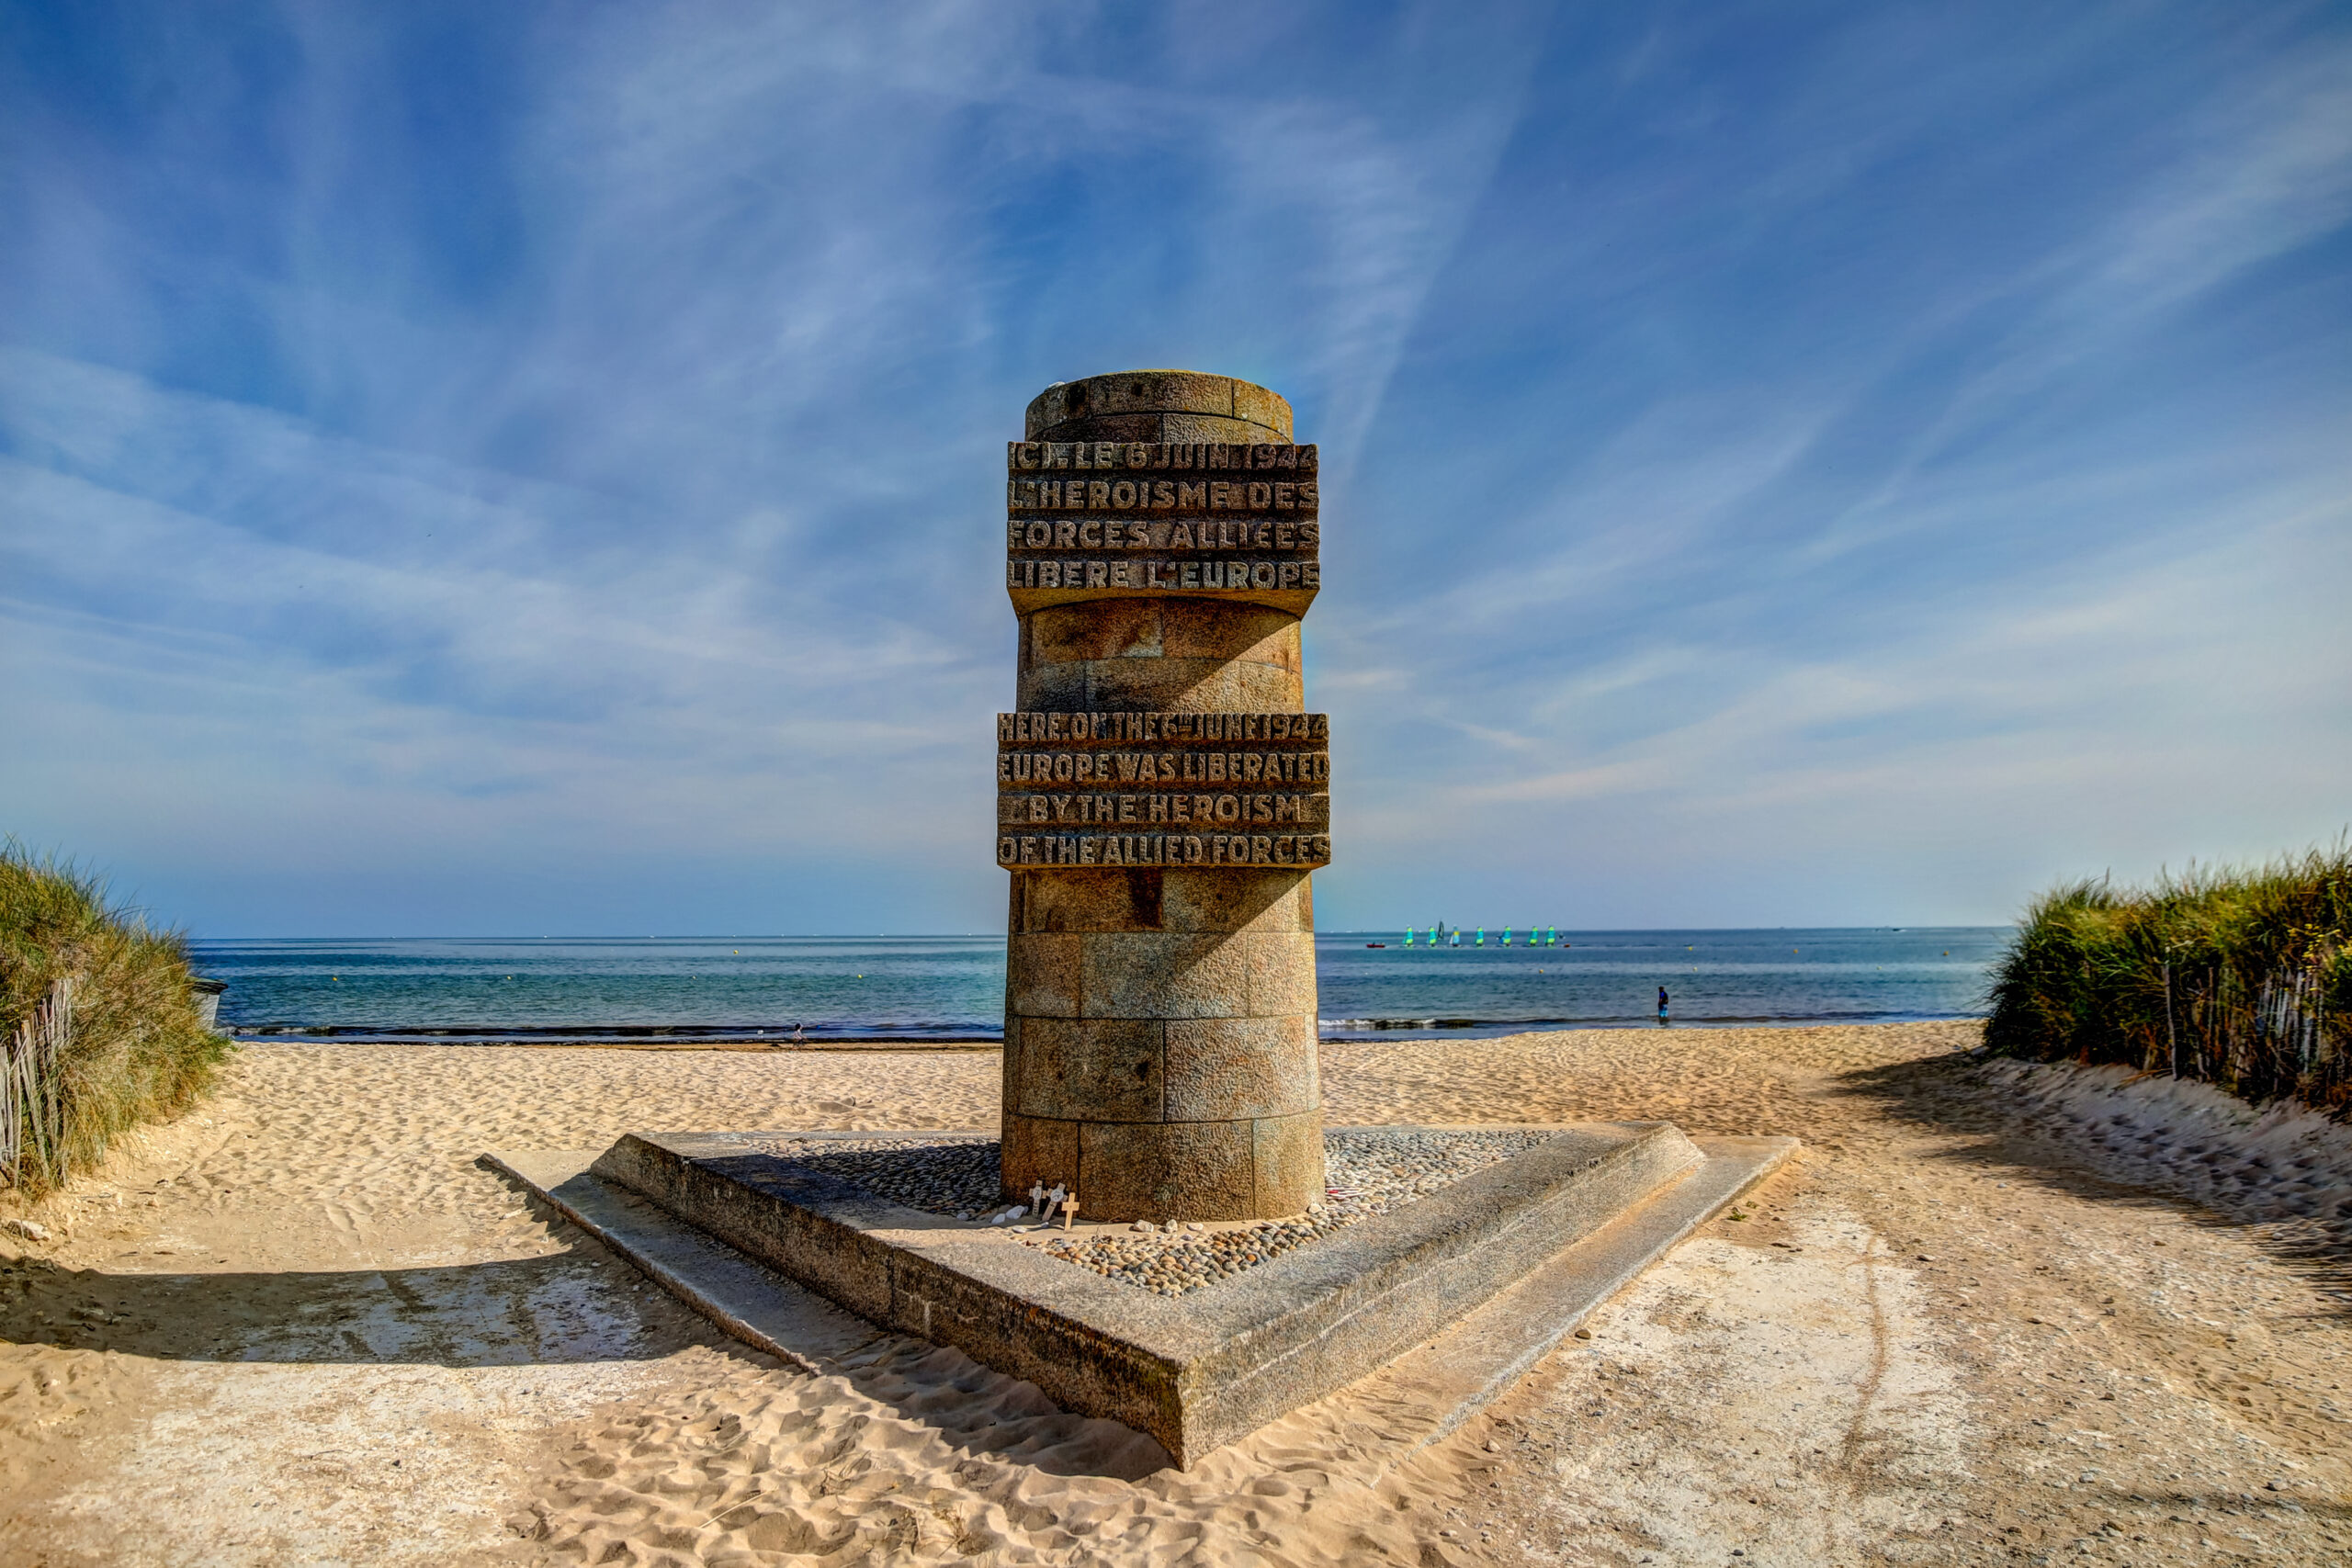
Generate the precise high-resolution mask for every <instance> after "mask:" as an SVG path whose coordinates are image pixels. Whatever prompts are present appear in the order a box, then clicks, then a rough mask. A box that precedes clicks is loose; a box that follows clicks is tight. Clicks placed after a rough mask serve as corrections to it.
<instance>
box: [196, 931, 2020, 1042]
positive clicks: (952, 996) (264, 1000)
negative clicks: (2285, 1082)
mask: <svg viewBox="0 0 2352 1568" xmlns="http://www.w3.org/2000/svg"><path fill="white" fill-rule="evenodd" d="M2012 934H2013V932H2012V931H2011V929H2010V928H2008V927H2006V926H1999V927H1984V926H1975V927H1951V928H1927V927H1913V928H1908V929H1892V930H1891V929H1887V928H1883V927H1882V928H1877V929H1869V930H1850V929H1847V930H1819V931H1567V932H1562V933H1561V934H1560V944H1559V945H1555V946H1550V947H1540V946H1529V945H1527V937H1526V934H1525V933H1524V932H1523V931H1514V932H1513V942H1512V944H1511V945H1510V946H1508V947H1506V946H1503V945H1502V943H1501V932H1500V931H1499V930H1491V931H1489V932H1488V933H1487V942H1486V944H1485V945H1484V946H1479V945H1476V944H1475V940H1474V936H1475V933H1473V934H1465V935H1464V937H1463V938H1462V941H1463V943H1464V945H1462V946H1460V947H1451V946H1449V947H1442V948H1436V949H1432V948H1430V947H1428V946H1426V945H1422V944H1421V943H1419V942H1417V943H1415V944H1414V945H1412V946H1407V945H1405V942H1404V933H1403V932H1402V931H1394V932H1382V931H1373V932H1364V931H1325V932H1320V933H1317V937H1316V972H1317V993H1318V1007H1317V1011H1318V1012H1319V1013H1320V1015H1321V1019H1322V1030H1323V1033H1324V1034H1325V1036H1326V1037H1328V1038H1334V1039H1347V1038H1378V1039H1409V1038H1414V1037H1458V1036H1465V1035H1481V1034H1503V1033H1510V1032H1513V1031H1516V1030H1522V1029H1569V1028H1599V1027H1605V1026H1611V1025H1623V1024H1628V1023H1644V1024H1654V1021H1655V1020H1656V1018H1657V991H1658V988H1659V987H1665V988H1666V990H1667V992H1668V995H1669V997H1670V998H1671V1001H1672V1008H1671V1018H1672V1022H1673V1024H1674V1025H1675V1026H1678V1027H1689V1026H1693V1025H1701V1026H1703V1025H1717V1026H1721V1025H1729V1024H1747V1023H1879V1022H1893V1021H1905V1020H1914V1019H1934V1018H1964V1017H1972V1016H1976V1015H1979V1014H1981V1013H1982V1012H1983V1011H1984V1010H1985V981H1986V976H1987V972H1988V969H1989V966H1990V965H1991V964H1992V962H1993V960H1994V959H1995V958H1996V956H1997V955H1998V954H1999V953H2000V951H2001V949H2002V947H2003V946H2004V945H2005V944H2006V943H2007V941H2008V939H2009V938H2010V936H2011V935H2012ZM192 946H193V949H194V956H195V959H196V966H197V968H198V972H199V973H202V974H204V975H208V976H211V977H212V978H214V979H218V980H221V981H224V982H226V983H227V985H228V987H229V989H228V992H227V994H226V995H224V996H223V997H222V998H221V999H220V1003H221V1005H220V1018H221V1021H222V1023H223V1024H224V1025H225V1026H227V1027H230V1028H232V1029H233V1030H235V1031H236V1032H238V1033H240V1034H243V1035H249V1036H254V1037H270V1036H276V1037H281V1038H295V1039H301V1038H334V1039H345V1040H366V1039H378V1040H387V1041H398V1040H411V1041H420V1042H422V1041H435V1042H440V1043H451V1042H459V1041H490V1040H542V1041H556V1040H581V1041H594V1040H599V1039H606V1040H616V1039H670V1040H676V1041H680V1042H687V1041H714V1042H724V1041H729V1040H736V1039H741V1040H745V1041H752V1042H759V1041H775V1040H778V1039H785V1040H790V1039H794V1038H799V1039H803V1040H820V1041H821V1040H950V1039H963V1040H969V1039H994V1038H996V1037H997V1036H998V1034H999V1033H1000V1032H1001V1023H1002V1020H1003V1014H1004V938H1003V937H1001V936H898V937H886V936H874V937H849V936H841V937H645V938H634V939H624V938H564V937H558V938H551V939H540V940H522V939H505V940H455V939H452V940H411V941H400V942H340V941H278V942H196V943H193V944H192Z"/></svg>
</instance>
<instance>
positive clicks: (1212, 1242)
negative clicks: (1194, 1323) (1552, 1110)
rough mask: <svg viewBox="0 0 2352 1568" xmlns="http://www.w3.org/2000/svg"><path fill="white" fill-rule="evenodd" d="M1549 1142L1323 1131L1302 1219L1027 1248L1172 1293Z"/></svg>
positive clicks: (1110, 1235)
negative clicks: (1314, 1200) (1319, 1179)
mask: <svg viewBox="0 0 2352 1568" xmlns="http://www.w3.org/2000/svg"><path fill="white" fill-rule="evenodd" d="M1551 1136H1552V1134H1550V1133H1544V1132H1521V1131H1516V1130H1510V1131H1503V1130H1498V1131H1496V1132H1491V1133H1487V1132H1408V1131H1397V1132H1352V1133H1326V1134H1323V1169H1324V1176H1323V1181H1324V1186H1325V1187H1326V1188H1327V1189H1328V1193H1327V1195H1326V1196H1325V1198H1324V1200H1323V1201H1322V1202H1320V1203H1318V1204H1317V1205H1315V1206H1314V1207H1312V1208H1310V1209H1308V1210H1307V1211H1306V1213H1304V1214H1299V1215H1296V1216H1295V1217H1293V1218H1291V1219H1287V1220H1266V1221H1262V1222H1261V1223H1259V1224H1250V1225H1235V1226H1230V1227H1227V1228H1222V1229H1214V1230H1213V1229H1210V1228H1209V1227H1207V1226H1204V1225H1202V1226H1195V1225H1189V1224H1177V1223H1170V1224H1169V1225H1167V1226H1166V1227H1165V1228H1157V1227H1155V1228H1154V1229H1151V1230H1148V1231H1147V1230H1140V1229H1137V1230H1134V1231H1128V1232H1117V1231H1110V1232H1105V1231H1097V1232H1095V1233H1093V1234H1092V1235H1085V1236H1080V1235H1075V1234H1073V1235H1069V1236H1060V1235H1056V1236H1053V1237H1051V1239H1048V1240H1046V1241H1044V1242H1042V1243H1041V1242H1038V1241H1034V1240H1032V1241H1029V1245H1030V1246H1032V1247H1038V1246H1042V1247H1044V1248H1045V1250H1046V1252H1047V1253H1048V1254H1049V1255H1051V1256H1053V1257H1055V1258H1061V1259H1063V1260H1064V1261H1066V1262H1070V1263H1075V1264H1077V1265H1078V1266H1079V1267H1080V1268H1081V1269H1091V1270H1093V1271H1094V1272H1095V1273H1097V1274H1100V1275H1103V1277H1104V1278H1105V1279H1111V1280H1118V1281H1120V1282H1121V1283H1122V1284H1127V1285H1136V1286H1140V1287H1141V1288H1142V1289H1144V1290H1147V1291H1150V1292H1154V1293H1155V1294H1158V1295H1163V1296H1181V1295H1182V1294H1184V1293H1185V1292H1188V1291H1197V1290H1200V1289H1201V1288H1202V1287H1204V1286H1206V1285H1214V1284H1216V1283H1218V1282H1219V1281H1221V1280H1230V1279H1232V1278H1234V1277H1235V1276H1236V1275H1238V1274H1241V1273H1243V1272H1245V1271H1247V1270H1249V1269H1254V1268H1256V1267H1257V1266H1258V1265H1259V1264H1261V1263H1265V1262H1269V1261H1271V1260H1272V1259H1273V1258H1279V1257H1281V1256H1282V1255H1283V1253H1285V1252H1288V1251H1289V1250H1290V1249H1291V1248H1293V1247H1304V1246H1306V1244H1307V1243H1308V1242H1311V1241H1317V1240H1320V1239H1321V1238H1322V1237H1324V1236H1327V1235H1330V1234H1331V1233H1332V1232H1334V1231H1336V1230H1340V1229H1342V1228H1343V1227H1345V1226H1348V1225H1351V1224H1356V1223H1358V1222H1359V1221H1362V1220H1368V1219H1371V1218H1372V1217H1373V1216H1374V1215H1375V1214H1385V1213H1388V1212H1389V1211H1390V1210H1392V1209H1397V1208H1401V1207H1403V1206H1404V1205H1405V1204H1407V1203H1410V1202H1412V1201H1414V1200H1415V1199H1417V1198H1426V1197H1428V1196H1429V1195H1430V1193H1432V1192H1435V1191H1438V1190H1440V1189H1442V1188H1446V1187H1451V1186H1452V1185H1453V1183H1455V1182H1457V1181H1459V1180H1461V1179H1463V1178H1464V1177H1465V1176H1469V1175H1472V1174H1473V1173H1475V1172H1476V1171H1480V1170H1484V1169H1485V1168H1487V1167H1488V1166H1490V1165H1492V1164H1494V1163H1495V1162H1496V1161H1497V1160H1503V1159H1509V1158H1510V1156H1513V1155H1516V1154H1522V1153H1524V1152H1526V1151H1527V1150H1529V1149H1532V1148H1533V1147H1534V1146H1535V1145H1538V1144H1541V1143H1543V1142H1544V1141H1545V1140H1546V1139H1548V1138H1550V1137H1551ZM1080 1196H1081V1197H1083V1194H1080ZM1084 1212H1085V1211H1084V1209H1083V1208H1081V1209H1080V1213H1084ZM1023 1239H1024V1240H1027V1239H1028V1238H1026V1237H1024V1238H1023Z"/></svg>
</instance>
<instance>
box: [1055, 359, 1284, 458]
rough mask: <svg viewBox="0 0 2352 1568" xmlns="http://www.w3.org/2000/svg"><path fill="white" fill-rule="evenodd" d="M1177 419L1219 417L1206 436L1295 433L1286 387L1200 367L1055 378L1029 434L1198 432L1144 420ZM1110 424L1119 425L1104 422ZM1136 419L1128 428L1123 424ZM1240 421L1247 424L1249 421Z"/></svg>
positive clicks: (1126, 436) (1150, 437) (1124, 436)
mask: <svg viewBox="0 0 2352 1568" xmlns="http://www.w3.org/2000/svg"><path fill="white" fill-rule="evenodd" d="M1167 420H1172V421H1174V422H1176V423H1178V424H1180V425H1185V424H1190V423H1193V422H1194V421H1201V420H1215V421H1217V422H1218V423H1219V428H1216V429H1215V430H1214V431H1212V430H1206V429H1204V430H1202V431H1201V432H1200V433H1199V434H1198V437H1197V438H1199V439H1204V440H1241V441H1250V440H1253V439H1254V440H1257V441H1260V442H1271V443H1274V444H1277V445H1283V444H1287V443H1288V442H1289V441H1290V439H1291V419H1290V404H1289V403H1288V402H1287V401H1285V400H1283V397H1282V396H1281V394H1279V393H1276V392H1270V391H1268V390H1267V389H1265V388H1263V387H1261V386H1258V385H1257V384H1256V383H1254V382H1250V381H1238V380H1236V379H1234V378H1232V377H1230V376H1208V375H1204V374H1202V373H1201V372H1200V371H1197V370H1120V371H1114V372H1113V373H1112V374H1110V375H1107V376H1089V377H1086V378H1084V379H1082V380H1078V381H1057V382H1056V383H1055V384H1054V385H1052V386H1050V387H1048V388H1046V389H1045V390H1044V391H1042V392H1040V393H1038V394H1037V396H1036V397H1035V399H1034V400H1032V401H1031V402H1030V404H1029V414H1028V418H1027V420H1026V422H1025V429H1024V432H1023V439H1024V440H1029V441H1085V440H1096V439H1114V440H1133V441H1157V440H1163V439H1175V440H1185V439H1193V438H1194V437H1193V435H1191V434H1184V433H1182V432H1180V431H1176V430H1170V431H1169V432H1168V433H1167V434H1165V435H1163V434H1158V433H1153V434H1146V433H1145V431H1144V428H1143V427H1144V426H1145V425H1146V424H1148V423H1155V422H1160V421H1167ZM1106 423H1107V424H1110V425H1112V426H1114V427H1112V428H1105V427H1104V426H1105V425H1106ZM1128 424H1134V425H1136V429H1134V430H1132V431H1130V430H1127V429H1125V428H1124V427H1125V426H1126V425H1128ZM1240 427H1248V428H1246V429H1243V428H1240Z"/></svg>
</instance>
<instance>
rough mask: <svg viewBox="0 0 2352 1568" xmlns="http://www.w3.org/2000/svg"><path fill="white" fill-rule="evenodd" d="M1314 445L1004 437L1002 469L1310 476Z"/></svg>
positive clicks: (1011, 471)
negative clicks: (1042, 439)
mask: <svg viewBox="0 0 2352 1568" xmlns="http://www.w3.org/2000/svg"><path fill="white" fill-rule="evenodd" d="M1004 468H1005V472H1007V473H1009V474H1029V473H1052V472H1055V471H1057V470H1060V469H1076V470H1080V471H1085V472H1090V473H1102V472H1103V471H1104V470H1106V469H1126V470H1130V471H1132V470H1137V469H1150V468H1158V469H1163V470H1165V469H1173V470H1176V471H1179V472H1185V471H1191V472H1216V471H1228V472H1229V471H1231V470H1234V469H1248V470H1250V471H1252V472H1264V473H1268V474H1272V473H1274V472H1275V471H1277V470H1284V471H1287V472H1288V473H1291V474H1311V473H1314V472H1315V471H1316V468H1317V458H1316V455H1315V444H1314V443H1313V442H1308V443H1307V444H1306V445H1305V446H1245V445H1241V444H1238V443H1226V442H1220V441H1008V442H1006V443H1005V444H1004Z"/></svg>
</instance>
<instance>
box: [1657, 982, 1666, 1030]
mask: <svg viewBox="0 0 2352 1568" xmlns="http://www.w3.org/2000/svg"><path fill="white" fill-rule="evenodd" d="M1657 1021H1659V1022H1660V1023H1664V1022H1665V1021H1666V987H1664V986H1660V987H1658V988H1657Z"/></svg>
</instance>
